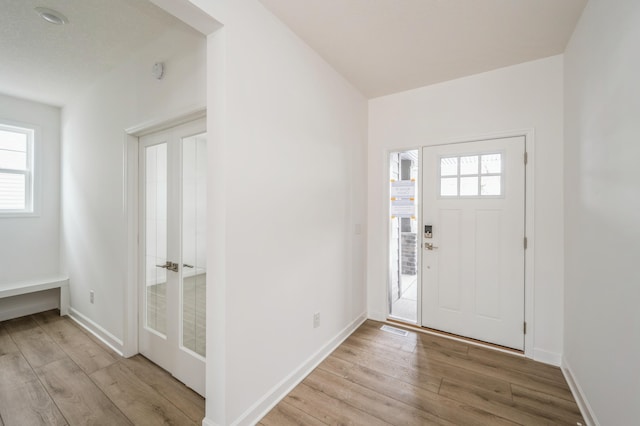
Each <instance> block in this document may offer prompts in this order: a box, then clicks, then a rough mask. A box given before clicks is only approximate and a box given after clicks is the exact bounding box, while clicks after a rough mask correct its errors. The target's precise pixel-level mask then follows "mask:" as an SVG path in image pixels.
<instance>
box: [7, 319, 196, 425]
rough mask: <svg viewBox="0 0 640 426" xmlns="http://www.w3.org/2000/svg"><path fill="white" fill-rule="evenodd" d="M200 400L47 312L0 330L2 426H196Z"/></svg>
mask: <svg viewBox="0 0 640 426" xmlns="http://www.w3.org/2000/svg"><path fill="white" fill-rule="evenodd" d="M204 405H205V403H204V399H203V398H202V397H201V396H199V395H198V394H196V393H195V392H193V391H192V390H190V389H189V388H187V387H186V386H185V385H183V384H182V383H180V382H178V381H177V380H175V379H174V378H173V377H171V375H170V374H169V373H167V372H166V371H164V370H162V369H161V368H160V367H158V366H156V365H155V364H153V363H152V362H150V361H149V360H147V359H146V358H144V357H142V356H140V355H136V356H134V357H132V358H129V359H125V358H122V357H120V356H118V355H117V354H116V353H114V352H113V351H112V350H111V349H109V348H108V347H106V346H105V345H104V344H102V342H100V341H99V340H98V339H96V338H95V337H93V336H92V335H90V334H88V333H86V332H85V331H84V330H83V329H81V328H80V327H79V326H77V325H76V324H75V323H74V322H73V321H72V320H70V319H69V318H66V317H60V316H59V314H58V312H56V311H49V312H44V313H41V314H36V315H30V316H27V317H23V318H17V319H15V320H9V321H4V322H1V323H0V425H5V426H11V425H86V424H96V425H97V424H103V425H131V424H133V425H143V424H149V425H151V424H153V425H156V424H175V425H200V424H201V423H202V419H203V418H204Z"/></svg>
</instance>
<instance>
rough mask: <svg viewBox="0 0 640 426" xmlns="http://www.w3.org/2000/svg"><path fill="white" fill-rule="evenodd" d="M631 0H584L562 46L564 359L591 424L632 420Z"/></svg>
mask: <svg viewBox="0 0 640 426" xmlns="http://www.w3.org/2000/svg"><path fill="white" fill-rule="evenodd" d="M638 46H640V3H639V2H638V1H636V0H620V1H616V2H610V1H604V0H590V1H589V3H588V4H587V7H586V9H585V10H584V12H583V15H582V18H581V19H580V22H579V23H578V26H577V28H576V31H575V33H574V34H573V37H572V39H571V41H570V43H569V45H568V47H567V50H566V53H565V75H564V81H565V154H564V169H565V185H564V187H565V241H566V246H565V258H566V275H565V281H566V282H565V330H564V347H565V351H564V362H563V364H564V366H565V368H568V369H569V370H570V372H571V375H572V376H573V378H574V380H575V381H576V383H577V385H578V387H579V389H580V390H581V394H582V397H583V398H584V402H585V407H589V408H590V411H591V415H592V416H593V419H592V420H594V423H595V424H601V425H627V424H636V423H638V418H640V404H638V403H639V402H640V315H639V314H638V304H639V303H640V273H639V272H638V259H640V214H639V213H638V212H639V211H640V167H639V166H638V159H639V158H640V143H638V135H639V134H640V120H639V118H640V84H639V83H638V76H640V49H639V48H638Z"/></svg>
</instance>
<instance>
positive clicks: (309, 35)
mask: <svg viewBox="0 0 640 426" xmlns="http://www.w3.org/2000/svg"><path fill="white" fill-rule="evenodd" d="M260 1H261V2H262V4H263V5H264V6H265V7H266V8H267V9H268V10H270V11H271V12H272V13H273V14H274V15H276V16H277V17H278V18H279V19H280V20H281V21H283V22H284V23H285V24H286V25H287V26H289V27H290V28H291V29H292V30H293V31H294V32H295V33H296V34H297V35H298V36H299V37H300V38H302V39H303V40H304V41H305V42H306V43H307V44H308V45H309V46H311V47H312V48H313V49H314V50H316V51H317V52H318V53H319V54H320V55H321V56H322V57H323V58H324V59H325V60H326V61H327V62H328V63H329V64H331V65H332V66H333V67H334V68H335V69H336V70H337V71H338V72H340V73H341V74H342V75H343V76H344V77H346V78H347V79H348V80H349V81H350V82H351V83H352V84H353V85H354V86H356V87H357V88H358V89H359V90H360V91H361V92H362V93H363V94H364V95H365V96H367V97H369V98H373V97H377V96H383V95H387V94H391V93H396V92H400V91H404V90H409V89H413V88H417V87H422V86H426V85H429V84H434V83H437V82H442V81H446V80H451V79H454V78H459V77H463V76H467V75H471V74H476V73H480V72H484V71H489V70H493V69H497V68H501V67H505V66H509V65H514V64H518V63H522V62H527V61H532V60H535V59H540V58H544V57H548V56H552V55H556V54H560V53H562V52H564V49H565V47H566V44H567V42H568V40H569V39H570V37H571V34H572V33H573V30H574V28H575V25H576V23H577V21H578V19H579V17H580V14H581V13H582V10H583V8H584V6H585V5H586V2H587V0H304V1H301V0H260Z"/></svg>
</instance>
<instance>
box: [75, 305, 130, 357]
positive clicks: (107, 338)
mask: <svg viewBox="0 0 640 426" xmlns="http://www.w3.org/2000/svg"><path fill="white" fill-rule="evenodd" d="M69 318H71V319H72V320H74V321H75V322H76V323H78V324H79V325H80V326H81V327H82V328H84V329H85V330H87V331H88V332H89V333H91V334H93V335H94V336H96V337H97V338H98V339H100V340H101V341H102V343H104V344H105V345H107V346H109V347H110V348H111V349H113V350H114V351H115V352H116V353H117V354H118V355H120V356H123V352H124V343H123V342H122V340H120V339H118V338H117V337H116V336H114V335H113V334H111V333H109V332H108V331H107V330H105V329H104V328H102V327H101V326H99V325H98V324H96V323H95V322H93V321H92V320H90V319H89V318H87V317H86V316H84V315H82V314H81V313H80V312H78V311H77V310H75V309H73V308H69Z"/></svg>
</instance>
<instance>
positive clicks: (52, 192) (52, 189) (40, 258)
mask: <svg viewBox="0 0 640 426" xmlns="http://www.w3.org/2000/svg"><path fill="white" fill-rule="evenodd" d="M0 119H5V120H10V121H13V122H18V123H24V124H27V125H29V124H31V125H35V126H38V130H39V134H37V135H36V137H37V138H39V140H38V141H37V142H36V143H37V144H38V145H39V146H38V148H37V151H36V153H35V154H36V156H38V155H39V156H41V158H40V159H39V160H40V161H38V164H39V166H40V168H39V169H38V170H36V173H37V174H39V176H36V179H40V183H41V184H42V186H41V187H40V194H39V196H40V201H41V206H40V214H39V215H37V216H29V217H0V235H2V244H0V286H2V285H3V284H11V283H15V282H19V281H29V280H34V279H40V278H45V279H46V278H51V277H56V276H57V275H58V272H59V252H60V251H59V247H60V241H59V240H60V239H59V232H58V229H59V226H58V224H59V221H60V108H58V107H53V106H49V105H44V104H41V103H37V102H31V101H28V100H24V99H18V98H14V97H10V96H5V95H2V94H0Z"/></svg>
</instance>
